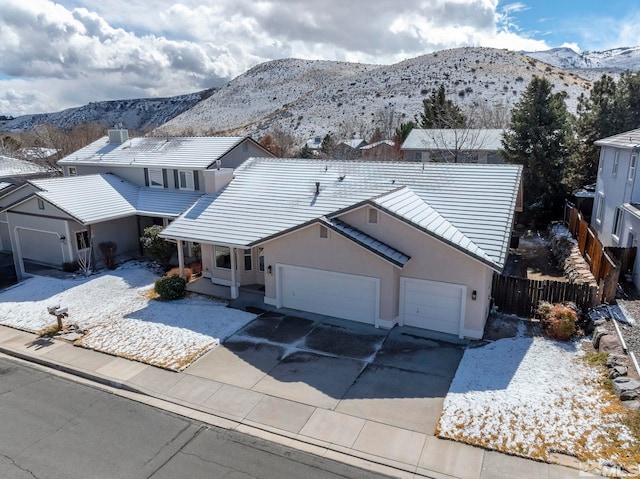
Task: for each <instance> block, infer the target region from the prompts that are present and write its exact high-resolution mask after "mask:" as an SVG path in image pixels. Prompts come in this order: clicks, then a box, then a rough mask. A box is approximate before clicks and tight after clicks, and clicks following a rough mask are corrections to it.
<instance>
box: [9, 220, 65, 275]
mask: <svg viewBox="0 0 640 479" xmlns="http://www.w3.org/2000/svg"><path fill="white" fill-rule="evenodd" d="M18 241H19V242H20V252H21V253H22V258H23V260H25V261H32V262H34V263H42V264H48V265H54V266H61V265H62V262H63V259H62V246H61V243H60V238H59V237H58V235H57V234H56V233H49V232H44V231H34V230H28V229H22V228H20V229H18Z"/></svg>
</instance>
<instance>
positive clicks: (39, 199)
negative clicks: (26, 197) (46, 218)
mask: <svg viewBox="0 0 640 479" xmlns="http://www.w3.org/2000/svg"><path fill="white" fill-rule="evenodd" d="M38 209H39V210H43V209H44V201H43V200H42V198H38Z"/></svg>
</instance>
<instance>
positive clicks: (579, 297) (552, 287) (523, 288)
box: [492, 274, 598, 318]
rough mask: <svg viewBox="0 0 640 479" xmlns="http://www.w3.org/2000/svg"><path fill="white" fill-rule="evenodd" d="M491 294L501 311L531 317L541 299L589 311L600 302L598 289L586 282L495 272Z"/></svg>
mask: <svg viewBox="0 0 640 479" xmlns="http://www.w3.org/2000/svg"><path fill="white" fill-rule="evenodd" d="M492 296H493V301H494V304H495V305H496V306H497V307H498V310H499V311H500V312H502V313H507V314H516V315H518V316H521V317H524V318H531V317H533V316H535V312H536V308H537V307H538V303H539V302H540V301H549V302H550V303H563V302H567V301H571V302H574V303H575V304H576V305H577V306H578V307H579V308H581V309H582V310H583V311H586V310H587V309H589V308H592V307H593V306H595V305H596V304H597V296H598V288H597V287H596V286H592V285H589V284H583V283H568V282H565V281H548V280H547V281H540V280H534V279H527V278H518V277H516V276H504V275H501V274H495V275H494V276H493V286H492Z"/></svg>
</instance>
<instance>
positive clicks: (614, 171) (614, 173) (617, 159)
mask: <svg viewBox="0 0 640 479" xmlns="http://www.w3.org/2000/svg"><path fill="white" fill-rule="evenodd" d="M619 162H620V150H616V152H615V154H614V155H613V168H611V176H613V177H614V178H615V177H616V176H618V163H619Z"/></svg>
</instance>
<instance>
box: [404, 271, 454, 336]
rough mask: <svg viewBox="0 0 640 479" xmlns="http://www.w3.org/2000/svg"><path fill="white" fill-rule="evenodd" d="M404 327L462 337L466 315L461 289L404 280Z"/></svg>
mask: <svg viewBox="0 0 640 479" xmlns="http://www.w3.org/2000/svg"><path fill="white" fill-rule="evenodd" d="M401 288H402V291H403V294H402V301H403V303H402V309H403V324H405V325H406V326H414V327H418V328H422V329H430V330H433V331H439V332H443V333H449V334H456V335H458V334H459V333H460V319H461V317H462V314H463V313H464V311H463V307H464V292H465V291H466V288H465V287H464V286H462V285H456V284H449V283H439V282H435V281H425V280H417V279H410V278H402V287H401Z"/></svg>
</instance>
